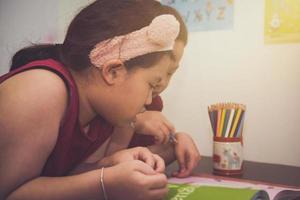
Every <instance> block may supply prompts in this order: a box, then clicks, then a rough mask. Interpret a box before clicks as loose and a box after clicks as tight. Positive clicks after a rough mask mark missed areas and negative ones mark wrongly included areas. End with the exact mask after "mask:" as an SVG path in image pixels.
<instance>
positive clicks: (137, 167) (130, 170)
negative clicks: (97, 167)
mask: <svg viewBox="0 0 300 200" xmlns="http://www.w3.org/2000/svg"><path fill="white" fill-rule="evenodd" d="M167 183H168V182H167V177H166V175H164V174H162V173H157V172H155V171H154V170H153V169H152V168H151V167H150V166H149V165H147V164H146V163H144V162H141V161H139V160H134V161H127V162H122V163H120V164H117V165H115V166H113V167H109V168H105V169H104V185H105V189H106V193H107V198H108V199H130V200H157V199H163V198H164V197H165V196H166V195H167V193H168V188H167Z"/></svg>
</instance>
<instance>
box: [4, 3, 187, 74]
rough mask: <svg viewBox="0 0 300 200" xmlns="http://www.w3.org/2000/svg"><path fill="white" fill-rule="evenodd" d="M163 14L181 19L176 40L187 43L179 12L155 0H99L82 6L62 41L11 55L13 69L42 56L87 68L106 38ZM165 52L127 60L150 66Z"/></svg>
mask: <svg viewBox="0 0 300 200" xmlns="http://www.w3.org/2000/svg"><path fill="white" fill-rule="evenodd" d="M161 14H172V15H174V16H175V17H176V18H177V20H178V21H179V22H180V33H179V36H178V38H177V39H179V40H182V41H184V43H186V42H187V29H186V26H185V24H184V22H183V20H182V18H181V17H180V15H179V14H178V12H177V11H176V10H175V9H173V8H171V7H168V6H164V5H161V4H160V3H159V2H157V1H155V0H97V1H95V2H93V3H92V4H90V5H88V6H87V7H85V8H84V9H82V10H81V11H80V12H79V13H78V14H77V15H76V16H75V17H74V19H73V20H72V22H71V24H70V26H69V28H68V31H67V34H66V37H65V40H64V42H63V44H44V45H33V46H30V47H27V48H24V49H21V50H19V51H18V52H17V53H16V54H15V55H14V56H13V58H12V62H11V68H10V70H14V69H16V68H19V67H21V66H22V65H24V64H26V63H28V62H31V61H34V60H41V59H48V58H52V59H55V60H57V61H59V62H61V63H63V64H64V65H65V66H67V67H70V68H72V69H74V70H82V69H85V68H87V67H89V66H91V65H92V64H91V63H90V59H89V53H90V51H91V50H92V49H93V48H94V46H95V45H96V44H97V43H99V42H101V41H104V40H106V39H109V38H113V37H115V36H119V35H124V34H127V33H130V32H132V31H135V30H138V29H140V28H142V27H145V26H147V25H149V24H150V23H151V21H152V19H153V18H155V17H156V16H158V15H161ZM162 55H164V53H163V52H156V53H150V54H147V55H143V56H139V57H137V58H134V59H131V60H130V62H126V63H125V65H126V66H127V67H131V66H130V65H133V64H134V65H138V64H140V65H143V66H149V65H152V64H153V63H155V62H156V61H157V60H158V59H159V58H160V57H161V56H162Z"/></svg>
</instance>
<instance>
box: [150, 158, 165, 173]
mask: <svg viewBox="0 0 300 200" xmlns="http://www.w3.org/2000/svg"><path fill="white" fill-rule="evenodd" d="M153 158H154V160H155V167H154V170H155V171H156V172H159V173H162V172H164V171H165V168H166V166H165V161H164V160H163V159H162V158H161V157H160V156H159V155H157V154H153Z"/></svg>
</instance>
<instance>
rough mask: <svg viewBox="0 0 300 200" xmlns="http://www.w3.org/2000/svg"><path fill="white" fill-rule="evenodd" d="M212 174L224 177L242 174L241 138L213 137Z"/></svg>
mask: <svg viewBox="0 0 300 200" xmlns="http://www.w3.org/2000/svg"><path fill="white" fill-rule="evenodd" d="M213 173H214V174H217V175H226V176H233V175H241V174H242V173H243V144H242V138H218V137H214V140H213Z"/></svg>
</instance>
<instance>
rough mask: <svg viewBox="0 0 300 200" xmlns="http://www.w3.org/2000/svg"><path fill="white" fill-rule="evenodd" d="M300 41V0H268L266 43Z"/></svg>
mask: <svg viewBox="0 0 300 200" xmlns="http://www.w3.org/2000/svg"><path fill="white" fill-rule="evenodd" d="M299 42H300V0H266V7H265V43H266V44H274V43H299Z"/></svg>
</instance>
